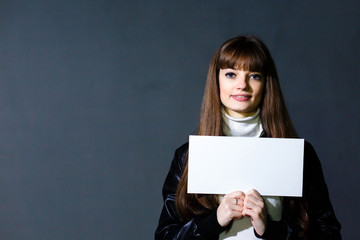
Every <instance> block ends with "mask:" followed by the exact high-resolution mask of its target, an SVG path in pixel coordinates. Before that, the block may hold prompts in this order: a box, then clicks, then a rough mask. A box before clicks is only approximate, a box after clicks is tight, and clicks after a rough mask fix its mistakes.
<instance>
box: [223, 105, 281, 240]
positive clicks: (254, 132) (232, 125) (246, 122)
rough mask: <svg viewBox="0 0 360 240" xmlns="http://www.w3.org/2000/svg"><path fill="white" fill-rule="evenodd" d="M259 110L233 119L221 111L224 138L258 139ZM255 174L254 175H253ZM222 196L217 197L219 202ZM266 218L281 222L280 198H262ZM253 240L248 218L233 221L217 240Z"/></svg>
mask: <svg viewBox="0 0 360 240" xmlns="http://www.w3.org/2000/svg"><path fill="white" fill-rule="evenodd" d="M259 114H260V109H258V110H257V111H256V113H255V114H254V115H252V116H249V117H246V118H241V119H238V118H233V117H231V116H229V115H228V114H227V113H226V112H225V110H224V109H223V110H222V117H223V120H224V126H223V131H224V134H225V135H226V136H237V137H260V135H261V133H262V132H263V127H262V124H261V119H260V115H259ZM254 174H256V173H254ZM223 197H224V196H223V195H220V196H219V199H220V201H222V199H223ZM263 199H264V202H265V206H266V211H267V214H268V217H269V218H270V219H271V220H273V221H279V220H281V212H282V199H281V197H265V196H263ZM223 239H226V240H255V239H258V238H257V237H256V236H255V234H254V228H253V226H252V224H251V220H250V218H248V217H243V218H242V219H239V220H233V223H232V225H231V228H230V229H229V230H228V231H225V232H222V233H221V234H220V236H219V240H223Z"/></svg>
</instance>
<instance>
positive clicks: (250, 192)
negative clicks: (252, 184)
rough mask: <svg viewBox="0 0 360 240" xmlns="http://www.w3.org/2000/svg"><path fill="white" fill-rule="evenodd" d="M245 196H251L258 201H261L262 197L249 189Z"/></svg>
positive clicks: (254, 190)
mask: <svg viewBox="0 0 360 240" xmlns="http://www.w3.org/2000/svg"><path fill="white" fill-rule="evenodd" d="M246 195H247V196H253V197H255V198H257V199H259V200H262V196H261V195H260V193H259V192H258V191H257V190H256V189H251V190H250V191H248V192H247V193H246Z"/></svg>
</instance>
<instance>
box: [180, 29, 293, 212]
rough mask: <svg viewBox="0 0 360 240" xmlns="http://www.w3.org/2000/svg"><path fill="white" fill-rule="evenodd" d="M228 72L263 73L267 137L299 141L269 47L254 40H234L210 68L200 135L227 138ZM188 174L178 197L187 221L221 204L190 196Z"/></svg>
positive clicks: (219, 52) (212, 197) (262, 109)
mask: <svg viewBox="0 0 360 240" xmlns="http://www.w3.org/2000/svg"><path fill="white" fill-rule="evenodd" d="M225 68H233V69H242V70H249V71H256V72H261V73H262V74H263V75H264V77H265V82H264V84H265V86H264V90H263V96H262V100H261V102H260V105H259V108H260V118H261V122H262V125H263V128H264V131H265V132H266V135H267V136H268V137H274V138H294V137H297V135H296V131H295V129H294V127H293V124H292V122H291V120H290V117H289V114H288V111H287V109H286V106H285V102H284V98H283V95H282V92H281V88H280V84H279V80H278V75H277V71H276V68H275V64H274V61H273V59H272V57H271V55H270V52H269V50H268V49H267V47H266V46H265V44H264V43H263V42H262V41H261V40H260V39H259V38H257V37H254V36H248V37H247V36H237V37H235V38H232V39H230V40H228V41H226V42H225V43H223V44H222V45H221V46H220V48H219V49H218V50H217V51H216V52H215V54H214V56H213V58H212V60H211V62H210V65H209V70H208V75H207V80H206V85H205V91H204V97H203V101H202V107H201V113H200V121H199V130H198V135H207V136H221V135H224V134H223V120H222V114H221V108H222V103H221V101H220V89H219V71H220V69H225ZM187 173H188V167H187V164H186V166H185V168H184V172H183V174H182V177H181V179H180V182H179V184H178V187H177V193H176V207H177V211H178V213H179V215H180V216H181V217H182V218H184V219H190V218H192V217H194V216H195V215H201V214H205V213H207V212H208V211H210V210H212V209H215V208H216V207H217V206H218V204H219V203H218V198H217V196H216V195H198V194H187Z"/></svg>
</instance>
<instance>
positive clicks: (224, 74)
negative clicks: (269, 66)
mask: <svg viewBox="0 0 360 240" xmlns="http://www.w3.org/2000/svg"><path fill="white" fill-rule="evenodd" d="M219 87H220V99H221V102H222V104H223V105H224V107H225V111H226V112H227V113H228V114H229V115H230V116H231V117H234V118H244V117H248V116H251V115H252V114H254V113H255V112H256V110H257V108H258V106H259V104H260V102H261V98H262V92H263V88H264V76H263V74H262V73H260V72H250V71H244V70H238V69H232V68H226V69H220V72H219Z"/></svg>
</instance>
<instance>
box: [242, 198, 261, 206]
mask: <svg viewBox="0 0 360 240" xmlns="http://www.w3.org/2000/svg"><path fill="white" fill-rule="evenodd" d="M248 202H252V203H254V204H256V205H259V206H263V205H264V200H263V199H262V198H260V199H259V198H257V197H254V196H251V195H246V197H245V199H244V203H245V204H247V203H248Z"/></svg>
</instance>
